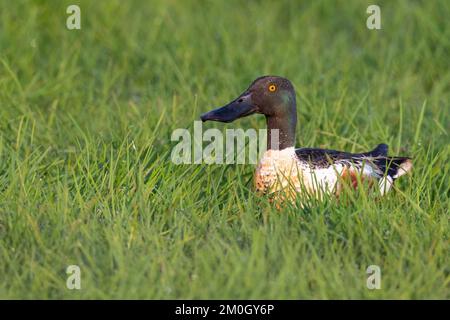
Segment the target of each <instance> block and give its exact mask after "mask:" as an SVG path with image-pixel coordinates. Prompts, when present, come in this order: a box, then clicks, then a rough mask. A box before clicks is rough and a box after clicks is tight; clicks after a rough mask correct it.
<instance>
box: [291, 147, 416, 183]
mask: <svg viewBox="0 0 450 320" xmlns="http://www.w3.org/2000/svg"><path fill="white" fill-rule="evenodd" d="M387 152H388V146H387V145H386V144H379V145H378V146H377V147H376V148H375V149H373V150H372V151H369V152H363V153H350V152H344V151H337V150H330V149H318V148H301V149H296V150H295V154H296V156H297V158H298V160H299V161H301V162H303V163H307V164H308V165H309V166H310V167H311V168H313V169H322V168H329V167H330V166H331V165H336V164H341V165H344V166H346V167H349V168H350V169H352V170H361V169H363V168H365V169H369V170H368V171H367V170H364V171H365V173H366V174H369V175H371V176H373V177H376V178H381V177H383V176H384V175H388V176H390V177H391V178H392V179H396V178H398V177H400V176H401V175H403V174H405V173H406V172H407V171H409V170H410V169H411V167H412V164H411V160H410V158H408V157H388V156H387ZM400 169H402V170H400Z"/></svg>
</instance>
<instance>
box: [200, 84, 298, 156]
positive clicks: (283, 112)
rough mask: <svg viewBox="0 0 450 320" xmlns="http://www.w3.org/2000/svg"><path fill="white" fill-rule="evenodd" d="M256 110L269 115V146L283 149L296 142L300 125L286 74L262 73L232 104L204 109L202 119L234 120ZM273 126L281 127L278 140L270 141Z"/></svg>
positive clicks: (292, 88) (290, 85) (292, 91)
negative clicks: (296, 134)
mask: <svg viewBox="0 0 450 320" xmlns="http://www.w3.org/2000/svg"><path fill="white" fill-rule="evenodd" d="M254 113H260V114H263V115H265V116H266V121H267V129H268V140H267V141H268V145H267V149H276V150H278V149H280V150H281V149H284V148H288V147H293V146H294V144H295V128H296V125H297V110H296V102H295V90H294V87H293V86H292V83H291V82H290V81H289V80H288V79H286V78H282V77H277V76H264V77H260V78H258V79H256V80H255V81H253V82H252V84H251V85H250V86H249V87H248V89H247V90H245V91H244V92H243V93H242V94H241V95H239V96H238V97H237V98H236V99H234V100H233V101H231V102H230V103H229V104H227V105H225V106H223V107H220V108H217V109H214V110H212V111H210V112H207V113H204V114H202V115H201V117H200V118H201V119H202V121H208V120H210V121H220V122H232V121H234V120H236V119H239V118H243V117H246V116H248V115H251V114H254ZM274 129H278V130H279V131H278V133H279V142H278V143H271V141H273V139H271V137H272V134H273V130H274Z"/></svg>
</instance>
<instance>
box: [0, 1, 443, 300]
mask: <svg viewBox="0 0 450 320" xmlns="http://www.w3.org/2000/svg"><path fill="white" fill-rule="evenodd" d="M72 3H74V2H73V1H69V0H64V1H43V0H42V1H37V0H36V1H14V2H10V1H6V0H1V2H0V298H26V299H29V298H40V299H41V298H42V299H47V298H53V299H54V298H57V299H59V298H64V299H78V298H101V299H103V298H163V299H166V298H204V299H205V298H219V299H221V298H238V299H246V298H252V299H260V298H261V299H264V298H275V299H277V298H287V299H305V298H313V299H328V298H338V299H340V298H351V299H356V298H400V299H410V298H412V299H417V298H440V299H445V298H446V299H448V298H449V297H450V290H449V287H450V276H449V206H450V201H449V195H450V189H449V184H450V183H449V182H450V178H449V177H450V164H449V158H450V147H449V141H450V137H449V134H450V132H449V131H450V60H449V56H450V4H449V2H448V1H445V0H443V1H395V2H394V1H378V2H377V3H378V4H379V5H380V6H381V11H382V12H381V14H382V30H379V31H371V30H368V29H367V28H366V18H367V16H368V15H367V14H366V8H367V6H368V5H369V4H372V3H373V2H371V1H337V2H334V1H333V2H332V1H301V2H298V3H293V1H292V2H291V1H251V2H249V3H247V1H242V2H239V1H226V2H223V3H221V2H219V1H201V2H194V1H192V2H191V1H182V2H181V1H151V2H147V1H126V2H125V1H79V2H78V1H77V2H76V3H78V4H79V5H80V6H81V16H82V29H81V30H78V31H69V30H67V29H66V27H65V21H66V17H67V14H66V13H65V11H66V7H67V6H68V5H69V4H72ZM264 74H276V75H282V76H285V77H287V78H289V79H291V80H292V82H293V83H294V85H295V86H296V91H297V99H298V115H299V126H298V132H297V145H298V146H316V147H328V148H335V149H343V150H348V151H367V150H369V149H371V148H373V147H374V146H375V145H376V144H378V143H380V142H385V143H387V144H389V145H390V153H391V154H401V155H411V156H413V157H414V170H413V173H412V174H411V175H408V176H405V177H402V178H401V179H400V180H399V181H398V184H397V185H396V190H394V191H393V192H392V193H390V194H389V195H388V196H387V197H385V198H383V199H382V201H377V200H374V199H370V198H369V199H368V198H366V197H364V195H363V194H355V195H354V199H353V200H351V201H349V202H348V203H347V204H342V203H340V204H339V203H337V202H336V201H333V200H329V201H326V202H325V203H323V204H318V205H317V206H314V207H312V208H309V209H308V210H302V209H296V208H294V207H292V206H288V207H285V208H284V209H282V210H281V211H277V210H276V209H274V208H272V207H271V206H270V204H268V202H267V199H265V198H259V197H257V196H256V195H255V194H254V193H253V191H252V175H253V172H254V166H252V165H205V164H203V165H174V164H173V163H172V162H171V161H170V152H171V150H172V147H173V146H174V144H175V143H173V142H170V135H171V133H172V131H173V130H174V129H176V128H188V129H190V130H192V128H193V121H194V120H197V119H198V117H199V115H200V113H202V112H204V111H207V110H209V109H211V107H214V106H219V105H222V104H224V103H225V102H228V101H229V100H230V99H231V98H233V97H235V96H236V94H238V93H240V92H241V91H242V90H243V89H245V88H246V87H247V86H248V84H249V83H250V82H251V81H252V80H253V79H254V78H256V77H258V76H261V75H264ZM264 125H265V122H264V119H263V118H262V117H261V116H254V117H249V118H246V119H243V120H240V121H239V122H235V123H232V124H227V125H223V124H214V123H211V124H210V123H207V125H205V126H206V127H208V128H211V127H217V128H219V129H220V130H225V128H237V127H239V128H250V127H253V128H262V127H264ZM71 264H76V265H79V266H80V268H81V281H82V284H81V285H82V289H81V290H79V291H77V290H68V289H66V277H67V275H66V273H65V270H66V267H67V266H68V265H71ZM372 264H375V265H379V266H380V267H381V271H382V280H381V286H382V288H381V290H373V291H371V290H368V289H367V288H366V278H367V275H366V273H365V270H366V268H367V266H369V265H372Z"/></svg>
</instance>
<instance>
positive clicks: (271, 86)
mask: <svg viewBox="0 0 450 320" xmlns="http://www.w3.org/2000/svg"><path fill="white" fill-rule="evenodd" d="M276 90H277V86H276V85H274V84H271V85H270V86H269V91H270V92H275V91H276Z"/></svg>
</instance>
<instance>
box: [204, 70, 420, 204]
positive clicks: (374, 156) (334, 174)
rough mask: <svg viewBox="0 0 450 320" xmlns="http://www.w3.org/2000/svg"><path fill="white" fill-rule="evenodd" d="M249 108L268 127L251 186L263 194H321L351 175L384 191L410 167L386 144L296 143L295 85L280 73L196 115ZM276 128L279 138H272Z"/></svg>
mask: <svg viewBox="0 0 450 320" xmlns="http://www.w3.org/2000/svg"><path fill="white" fill-rule="evenodd" d="M254 113H259V114H263V115H265V117H266V123H267V129H268V135H267V151H266V152H265V153H264V154H263V156H262V158H261V160H260V162H259V164H258V167H257V169H256V178H255V186H256V189H257V190H258V191H260V192H262V193H264V194H275V193H276V194H279V191H283V190H284V191H286V190H287V189H289V190H291V191H294V192H289V196H294V195H298V194H302V192H304V191H306V192H309V193H310V194H313V195H315V196H316V197H317V198H319V199H322V196H323V195H324V194H326V193H327V194H336V195H339V192H340V191H341V190H342V186H343V182H344V181H349V179H350V185H351V186H353V187H356V185H357V184H358V182H360V181H362V180H369V182H372V183H373V182H374V181H377V182H378V184H377V185H378V186H379V190H380V192H381V194H382V195H383V194H385V193H386V192H387V191H389V189H390V188H391V186H392V184H393V182H394V181H395V180H396V179H397V178H399V177H400V176H402V175H404V174H405V173H407V172H408V171H409V170H411V168H412V162H411V159H410V158H408V157H388V156H387V152H388V146H387V145H386V144H380V145H378V146H377V147H376V148H375V149H373V150H372V151H369V152H363V153H349V152H343V151H336V150H328V149H317V148H300V149H295V148H294V143H295V129H296V125H297V110H296V99H295V90H294V87H293V85H292V83H291V82H290V81H289V80H288V79H285V78H282V77H277V76H264V77H260V78H258V79H256V80H255V81H253V83H252V84H251V85H250V86H249V88H248V89H247V90H245V92H244V93H242V94H241V95H240V96H239V97H237V98H236V99H235V100H233V101H232V102H230V103H229V104H227V105H225V106H223V107H220V108H217V109H214V110H212V111H210V112H207V113H204V114H202V115H201V117H200V118H201V120H202V121H208V120H210V121H220V122H232V121H234V120H236V119H238V118H242V117H246V116H248V115H251V114H254ZM274 130H278V131H274ZM275 132H276V133H278V135H277V137H278V141H277V139H273V136H275V134H274V133H275ZM282 198H283V199H285V198H286V197H282ZM291 200H292V198H291Z"/></svg>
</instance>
